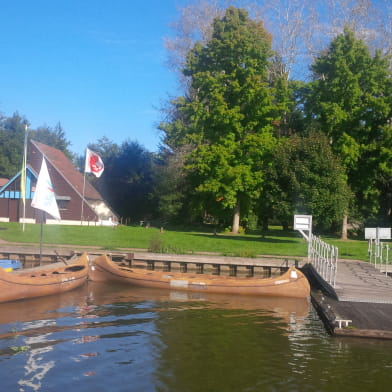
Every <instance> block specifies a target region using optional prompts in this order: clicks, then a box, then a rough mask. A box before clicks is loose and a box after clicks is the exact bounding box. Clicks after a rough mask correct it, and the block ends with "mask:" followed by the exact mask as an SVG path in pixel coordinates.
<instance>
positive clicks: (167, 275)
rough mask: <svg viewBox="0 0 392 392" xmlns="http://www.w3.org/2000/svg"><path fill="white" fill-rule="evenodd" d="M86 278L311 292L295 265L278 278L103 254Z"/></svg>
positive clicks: (213, 289)
mask: <svg viewBox="0 0 392 392" xmlns="http://www.w3.org/2000/svg"><path fill="white" fill-rule="evenodd" d="M89 278H90V279H91V280H92V281H97V282H106V281H117V282H122V283H126V284H130V285H134V286H141V287H152V288H160V289H163V288H164V289H172V290H188V291H199V292H210V293H224V294H240V295H265V296H280V297H294V298H307V297H309V295H310V286H309V282H308V280H307V279H306V277H305V276H304V275H303V274H302V272H300V271H299V270H297V269H296V268H290V269H289V270H288V271H287V272H285V273H284V274H282V275H281V276H279V277H277V278H266V279H261V278H254V277H252V278H243V277H232V276H223V275H219V276H217V275H204V274H200V275H198V274H191V273H181V272H163V271H150V270H144V269H139V268H128V267H123V266H121V265H118V264H116V263H114V262H113V261H111V260H110V259H109V258H108V257H107V256H105V255H102V256H99V257H97V258H96V259H94V260H93V261H92V263H91V265H90V273H89Z"/></svg>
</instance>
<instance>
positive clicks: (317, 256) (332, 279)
mask: <svg viewBox="0 0 392 392" xmlns="http://www.w3.org/2000/svg"><path fill="white" fill-rule="evenodd" d="M308 253H309V262H310V263H312V264H313V267H314V268H315V270H316V271H317V272H318V273H319V275H320V276H321V277H322V278H323V279H324V280H325V281H326V282H328V283H329V284H330V285H332V287H335V286H336V274H337V269H338V253H339V251H338V248H337V247H336V246H333V245H330V244H327V243H326V242H324V241H323V240H322V239H321V238H320V237H317V236H315V235H313V234H311V236H310V241H309V252H308Z"/></svg>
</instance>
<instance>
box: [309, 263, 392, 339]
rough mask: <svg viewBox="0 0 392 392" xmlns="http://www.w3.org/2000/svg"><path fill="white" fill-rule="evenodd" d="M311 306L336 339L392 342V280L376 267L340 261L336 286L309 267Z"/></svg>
mask: <svg viewBox="0 0 392 392" xmlns="http://www.w3.org/2000/svg"><path fill="white" fill-rule="evenodd" d="M305 271H306V275H307V276H308V279H309V280H310V281H311V285H312V294H311V297H312V303H313V305H314V306H315V308H316V309H317V311H318V313H319V315H320V317H321V318H322V320H323V321H324V324H325V326H326V328H327V330H328V331H329V332H330V333H331V334H333V335H335V336H352V337H366V338H383V339H392V279H391V278H390V277H389V276H386V275H385V273H381V272H380V271H378V270H377V269H376V268H375V267H374V265H372V264H369V263H366V262H362V261H354V260H340V261H339V263H338V270H337V279H336V284H335V287H331V286H330V285H329V284H328V283H326V282H325V281H324V280H323V279H322V278H321V277H320V276H319V275H318V274H317V272H315V270H314V269H313V268H312V267H311V266H310V265H307V266H306V267H305Z"/></svg>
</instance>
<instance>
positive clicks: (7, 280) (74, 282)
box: [0, 253, 89, 302]
mask: <svg viewBox="0 0 392 392" xmlns="http://www.w3.org/2000/svg"><path fill="white" fill-rule="evenodd" d="M88 271H89V268H88V256H87V254H86V253H84V254H83V255H82V256H81V257H80V258H78V259H77V260H76V261H73V262H69V264H65V263H61V264H60V263H56V266H53V265H52V266H51V265H48V266H47V267H37V268H32V269H29V270H26V271H23V270H20V271H13V272H6V271H5V270H3V269H2V268H0V302H7V301H15V300H20V299H26V298H35V297H43V296H46V295H52V294H59V293H63V292H65V291H70V290H73V289H75V288H77V287H79V286H81V285H82V284H83V283H85V282H86V281H87V278H88Z"/></svg>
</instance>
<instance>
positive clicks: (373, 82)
mask: <svg viewBox="0 0 392 392" xmlns="http://www.w3.org/2000/svg"><path fill="white" fill-rule="evenodd" d="M312 70H313V74H314V81H313V83H312V90H311V93H310V96H309V99H308V102H307V112H308V116H309V118H310V119H312V121H316V122H317V124H318V126H320V127H321V129H322V130H323V131H324V132H325V134H326V135H328V137H329V138H330V142H331V145H332V149H333V151H334V152H335V153H336V154H338V155H339V156H340V157H341V159H342V161H343V164H344V165H345V168H346V171H347V175H348V182H349V185H350V187H351V189H352V191H353V192H354V193H355V195H356V200H357V207H358V209H360V210H361V212H362V213H363V214H366V216H371V215H373V214H374V213H376V212H377V210H378V203H379V196H380V188H379V187H377V178H378V176H379V175H380V173H379V170H380V169H381V166H380V158H381V155H380V151H381V149H382V148H383V146H385V143H384V141H385V137H386V129H387V121H388V119H389V118H390V117H391V114H392V112H391V108H392V101H391V100H392V79H391V74H390V72H389V64H388V60H387V59H386V58H385V57H383V56H381V54H380V52H376V54H375V55H374V56H371V54H370V52H369V49H368V48H367V46H366V45H365V44H364V43H363V41H361V40H358V39H356V38H355V35H354V33H353V32H352V31H351V30H349V29H345V31H344V33H343V34H341V35H338V36H337V37H336V38H335V39H334V40H333V41H332V42H331V44H330V46H329V48H328V50H327V51H326V52H324V53H323V54H322V55H321V56H320V57H319V58H318V59H317V60H316V61H315V63H314V64H313V66H312ZM342 234H343V237H345V236H346V233H345V230H343V233H342Z"/></svg>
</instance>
